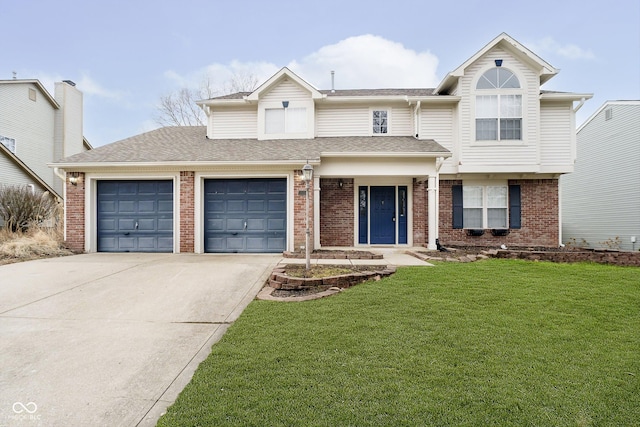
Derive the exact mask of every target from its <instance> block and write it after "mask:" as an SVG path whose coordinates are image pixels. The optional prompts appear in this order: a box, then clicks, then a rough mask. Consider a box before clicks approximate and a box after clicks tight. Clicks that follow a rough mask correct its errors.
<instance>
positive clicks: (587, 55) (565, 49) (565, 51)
mask: <svg viewBox="0 0 640 427" xmlns="http://www.w3.org/2000/svg"><path fill="white" fill-rule="evenodd" d="M528 46H529V48H530V49H531V50H533V51H534V52H540V53H541V54H542V53H544V52H549V53H553V54H556V55H558V56H561V57H564V58H568V59H595V57H596V56H595V55H594V53H593V52H592V51H591V50H588V49H582V48H581V47H579V46H577V45H575V44H571V43H568V44H564V45H563V44H561V43H558V42H557V41H555V40H554V39H553V38H552V37H545V38H543V39H542V40H539V41H537V42H532V43H528Z"/></svg>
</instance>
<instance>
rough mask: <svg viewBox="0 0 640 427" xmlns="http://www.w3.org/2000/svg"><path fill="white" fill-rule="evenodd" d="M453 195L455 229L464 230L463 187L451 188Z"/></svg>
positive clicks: (455, 186) (454, 186)
mask: <svg viewBox="0 0 640 427" xmlns="http://www.w3.org/2000/svg"><path fill="white" fill-rule="evenodd" d="M451 192H452V193H453V228H464V221H463V217H462V212H463V210H462V185H453V186H451Z"/></svg>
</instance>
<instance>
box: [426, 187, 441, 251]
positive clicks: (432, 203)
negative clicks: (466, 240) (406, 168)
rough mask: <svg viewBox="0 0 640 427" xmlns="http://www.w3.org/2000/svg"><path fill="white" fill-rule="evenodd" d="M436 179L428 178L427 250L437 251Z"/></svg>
mask: <svg viewBox="0 0 640 427" xmlns="http://www.w3.org/2000/svg"><path fill="white" fill-rule="evenodd" d="M437 196H438V177H437V176H436V175H430V176H429V187H428V188H427V197H428V198H427V217H428V221H429V230H428V233H429V235H428V236H427V249H433V250H436V249H437V245H436V239H437V238H438V197H437Z"/></svg>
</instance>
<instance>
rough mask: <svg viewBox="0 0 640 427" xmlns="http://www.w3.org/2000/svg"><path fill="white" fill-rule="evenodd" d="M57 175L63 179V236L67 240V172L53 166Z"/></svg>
mask: <svg viewBox="0 0 640 427" xmlns="http://www.w3.org/2000/svg"><path fill="white" fill-rule="evenodd" d="M53 173H54V174H55V176H57V177H58V178H60V179H61V180H62V238H63V239H64V240H65V241H66V240H67V173H66V172H65V173H64V174H62V172H60V168H59V167H57V166H56V167H54V168H53Z"/></svg>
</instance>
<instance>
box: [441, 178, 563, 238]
mask: <svg viewBox="0 0 640 427" xmlns="http://www.w3.org/2000/svg"><path fill="white" fill-rule="evenodd" d="M461 184H462V181H461V180H442V181H440V243H441V244H443V245H445V246H446V245H458V246H500V245H502V244H504V245H507V246H515V247H524V246H534V247H535V246H540V247H557V246H558V239H559V226H560V225H559V213H558V201H559V198H558V194H559V193H558V180H557V179H537V180H509V185H516V184H517V185H520V196H521V203H522V207H521V214H522V228H520V229H510V230H509V234H508V235H507V236H493V235H491V233H490V232H489V231H488V230H487V231H485V233H484V235H482V236H467V235H466V231H465V230H464V229H453V227H452V221H453V218H452V216H453V214H452V209H453V195H452V190H451V188H452V186H453V185H461Z"/></svg>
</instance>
